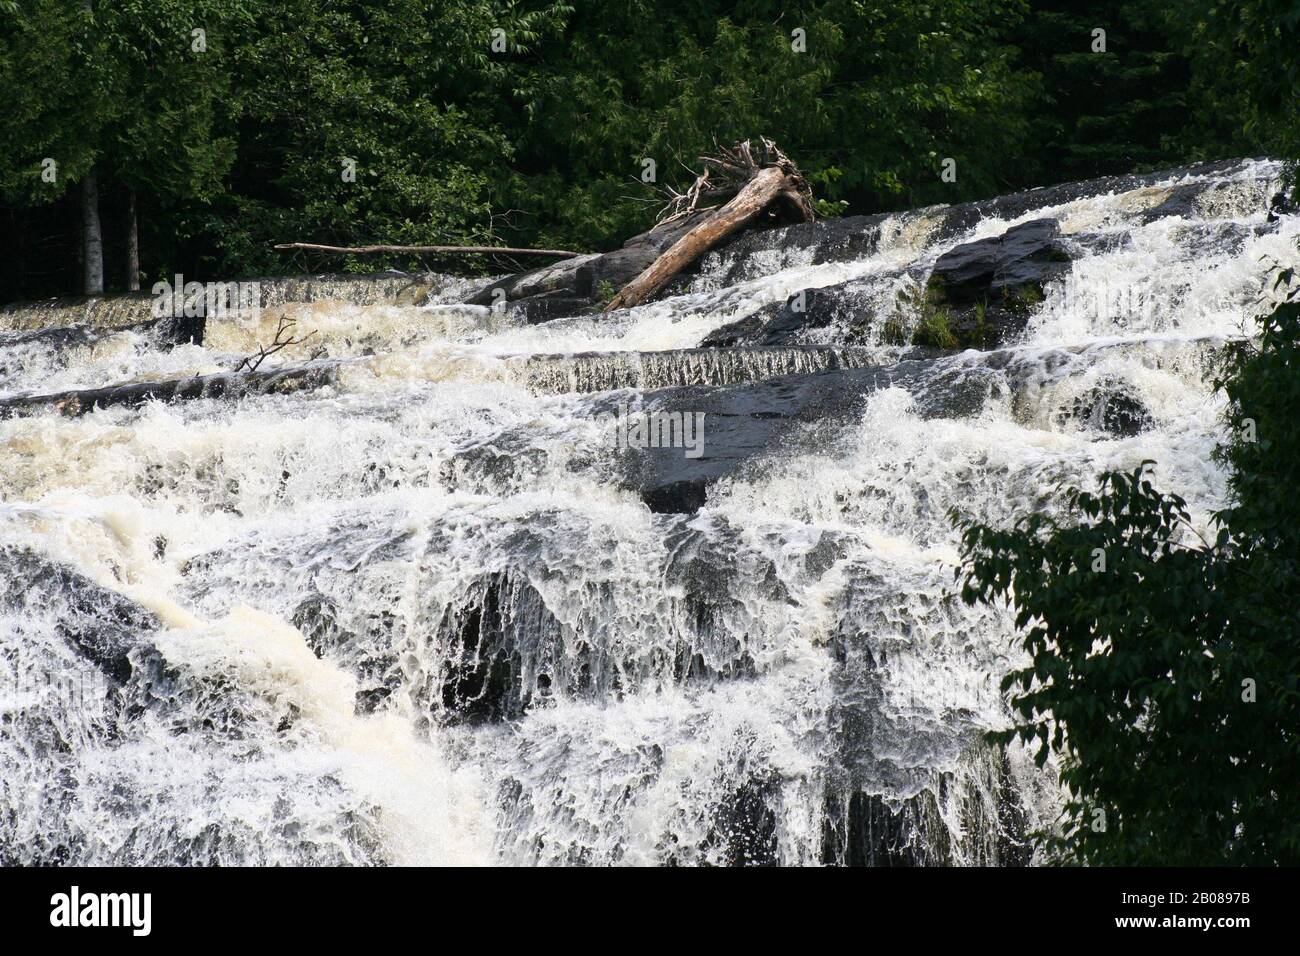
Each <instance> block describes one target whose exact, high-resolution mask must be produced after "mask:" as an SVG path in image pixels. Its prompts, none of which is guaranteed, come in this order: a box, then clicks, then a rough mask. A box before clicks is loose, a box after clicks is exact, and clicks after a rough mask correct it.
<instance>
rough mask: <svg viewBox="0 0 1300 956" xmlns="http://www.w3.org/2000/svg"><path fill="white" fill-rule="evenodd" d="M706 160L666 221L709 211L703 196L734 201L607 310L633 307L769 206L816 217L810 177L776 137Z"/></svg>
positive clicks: (793, 215) (800, 217)
mask: <svg viewBox="0 0 1300 956" xmlns="http://www.w3.org/2000/svg"><path fill="white" fill-rule="evenodd" d="M756 152H757V155H755V153H756ZM700 162H701V163H703V164H704V166H705V167H706V168H705V170H704V172H703V173H701V174H700V175H699V176H698V177H697V178H696V180H695V183H694V185H692V186H691V188H690V189H688V190H687V191H686V192H684V193H676V192H674V193H673V194H672V198H671V201H670V202H669V204H668V207H667V208H666V209H665V210H664V212H665V213H666V214H667V216H666V218H665V219H664V220H663V222H669V221H672V220H674V219H678V218H680V217H682V216H685V215H688V214H690V213H693V212H700V211H703V210H700V209H699V202H700V201H701V199H714V198H722V197H723V196H726V195H731V199H730V201H729V202H727V203H726V204H725V205H723V206H721V207H719V208H718V209H716V210H715V211H714V212H713V213H712V215H710V216H709V217H708V218H707V219H705V220H704V221H703V222H701V223H700V224H699V225H697V226H696V227H695V228H693V229H691V230H690V231H689V232H687V233H686V235H684V236H682V237H681V238H680V239H678V240H677V241H676V242H675V243H673V244H672V246H670V247H669V248H668V250H667V251H665V252H664V253H663V254H662V255H661V256H659V258H658V259H656V260H655V261H654V262H652V263H650V265H649V266H648V267H647V268H646V269H645V270H644V271H643V272H642V273H641V274H640V275H638V276H637V277H636V278H634V279H633V280H632V281H631V282H629V283H628V284H627V285H625V286H623V288H622V289H620V290H619V292H618V294H617V295H616V296H614V298H613V299H611V300H610V302H609V304H608V305H607V306H605V311H606V312H610V311H612V310H614V309H626V308H631V307H632V306H634V305H639V304H640V303H642V302H644V301H646V300H647V299H649V298H651V297H652V296H654V295H655V294H656V293H658V292H659V291H660V290H662V289H663V288H664V286H666V285H667V284H668V283H669V282H670V281H672V279H673V277H674V276H676V275H677V273H679V272H681V270H682V269H684V268H685V267H686V266H688V265H690V264H691V263H692V262H694V261H695V260H696V259H698V258H699V257H700V256H702V255H704V253H706V252H708V251H709V250H710V249H712V248H713V247H714V246H716V245H717V244H718V243H719V242H721V241H722V240H724V239H726V238H727V237H728V236H730V235H732V234H733V233H735V232H737V231H739V230H740V229H743V228H744V227H745V226H746V225H748V224H749V223H750V222H752V221H753V220H754V219H755V218H756V217H758V216H759V215H760V214H762V213H764V212H766V211H770V212H772V213H773V215H774V216H775V217H776V218H778V219H779V220H781V221H786V222H809V221H811V220H812V218H813V206H812V191H811V190H810V189H809V187H808V183H807V182H806V181H805V180H804V178H803V176H802V174H800V172H799V170H798V168H797V167H796V166H795V165H794V163H792V162H790V160H789V159H788V158H786V156H785V154H784V153H782V152H781V151H780V150H779V149H777V148H776V145H775V144H774V143H773V142H772V141H771V140H768V139H764V140H761V141H760V146H759V148H758V150H757V151H755V150H753V149H752V148H751V147H750V144H749V142H748V140H747V141H745V142H743V143H739V144H737V145H736V146H735V147H733V148H732V149H727V150H722V151H721V155H720V156H713V157H710V156H702V157H700ZM714 177H716V178H714Z"/></svg>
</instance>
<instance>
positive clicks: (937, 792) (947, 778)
mask: <svg viewBox="0 0 1300 956" xmlns="http://www.w3.org/2000/svg"><path fill="white" fill-rule="evenodd" d="M993 759H994V761H995V765H994V767H993V768H992V770H991V773H990V776H991V777H992V779H990V780H987V781H985V782H986V783H987V784H988V786H989V793H990V794H991V799H992V802H993V806H992V807H990V806H988V805H987V803H986V801H985V800H982V799H979V798H978V797H977V796H975V795H969V794H968V795H966V796H965V797H964V798H958V799H959V801H960V803H959V807H958V812H959V814H960V817H961V823H962V826H961V828H960V830H959V831H958V833H957V834H956V838H957V841H958V842H957V844H956V845H954V833H953V831H952V830H951V829H949V827H948V825H947V823H946V822H945V821H944V819H943V816H942V814H941V811H940V802H941V801H947V800H948V799H949V791H950V789H951V788H952V787H953V786H954V784H953V777H952V775H951V774H941V775H939V781H938V785H937V787H936V788H935V789H933V790H922V791H921V792H920V793H918V794H916V795H915V796H913V797H909V798H907V799H906V800H903V801H900V802H897V803H892V804H891V802H889V801H886V800H885V799H884V798H883V797H882V796H881V795H879V794H875V793H870V792H868V791H864V790H854V791H851V792H850V793H849V794H848V795H847V799H846V798H845V796H844V795H842V794H837V793H830V794H827V797H826V806H825V810H826V815H825V818H824V823H823V828H822V862H823V863H824V864H827V865H831V866H877V867H911V866H951V865H953V864H955V863H964V864H966V865H973V866H1028V865H1029V863H1030V861H1031V858H1032V855H1033V852H1032V846H1031V844H1030V841H1029V837H1028V832H1027V831H1028V821H1029V813H1028V810H1027V808H1026V807H1025V805H1024V801H1023V798H1022V797H1021V795H1020V793H1019V791H1018V790H1017V789H1016V787H1015V784H1014V782H1013V781H1012V779H1011V774H1010V767H1009V764H1008V762H1007V758H1006V756H1005V754H999V755H997V756H995V757H994V758H993Z"/></svg>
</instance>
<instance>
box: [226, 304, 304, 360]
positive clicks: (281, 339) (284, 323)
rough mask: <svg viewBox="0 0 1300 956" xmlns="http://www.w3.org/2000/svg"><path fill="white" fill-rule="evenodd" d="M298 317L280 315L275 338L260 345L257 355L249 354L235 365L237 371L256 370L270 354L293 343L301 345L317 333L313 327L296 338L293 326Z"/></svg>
mask: <svg viewBox="0 0 1300 956" xmlns="http://www.w3.org/2000/svg"><path fill="white" fill-rule="evenodd" d="M297 324H298V322H297V320H296V319H291V318H289V317H288V316H287V315H282V316H280V322H279V324H278V325H277V326H276V328H275V339H274V340H273V341H272V342H271V344H270V345H259V346H258V347H257V354H256V355H248V356H245V357H244V360H243V361H242V362H240V363H239V364H238V365H236V366H235V371H236V372H242V371H244V370H245V369H247V370H248V371H250V372H256V371H257V368H258V366H259V365H261V364H262V363H263V362H265V361H266V359H267V357H268V356H271V355H274V354H275V353H276V352H278V351H280V350H281V349H287V348H288V347H289V346H291V345H301V344H302V343H303V342H306V341H307V340H308V339H309V338H311V337H312V336H313V335H315V334H316V330H315V329H312V330H311V331H310V332H308V333H307V334H306V335H304V336H303V337H302V338H300V339H299V338H294V336H293V334H292V333H293V327H294V326H295V325H297Z"/></svg>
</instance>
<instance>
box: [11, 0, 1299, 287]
mask: <svg viewBox="0 0 1300 956" xmlns="http://www.w3.org/2000/svg"><path fill="white" fill-rule="evenodd" d="M1076 7H1077V5H1075V4H1072V3H1068V2H1066V0H925V2H898V0H813V2H797V3H793V4H792V3H784V2H781V3H778V2H776V0H746V2H742V3H734V2H728V3H723V2H717V0H689V2H685V3H680V4H673V5H671V7H665V6H664V5H662V4H651V3H648V2H645V0H620V2H618V3H608V2H604V0H382V2H374V0H331V2H330V3H319V2H314V0H274V2H272V0H114V2H112V3H109V2H106V0H103V2H101V0H0V82H2V83H3V85H4V87H5V89H6V90H7V91H8V95H9V102H10V104H11V108H10V109H8V110H6V112H5V113H4V115H3V116H0V221H3V222H4V223H5V228H4V229H3V230H0V233H3V234H4V236H5V238H4V240H3V247H2V248H0V300H4V301H8V300H12V299H16V298H21V297H30V296H37V295H46V294H56V293H59V292H71V291H76V287H77V284H76V281H75V276H76V274H77V257H78V255H79V242H80V239H79V232H78V229H79V226H78V223H79V218H80V210H79V208H78V205H77V200H76V198H75V196H72V195H70V190H71V188H72V187H74V186H76V184H77V183H78V182H80V181H81V179H82V178H83V177H85V176H87V175H88V174H89V173H90V172H91V170H95V171H96V174H97V176H98V178H99V180H100V188H99V195H100V197H101V204H102V205H103V206H104V210H105V212H104V215H105V222H106V229H107V232H106V238H105V247H106V250H107V254H108V256H109V257H110V259H113V258H114V257H119V256H120V255H121V253H120V242H118V241H117V233H116V232H115V231H114V230H115V229H117V228H118V227H119V226H118V224H119V223H120V222H121V221H122V218H123V209H124V202H125V200H124V198H123V197H124V196H125V194H126V192H127V191H134V192H135V193H137V194H138V195H139V201H140V208H141V230H142V234H141V243H140V244H141V250H142V255H141V259H142V263H143V267H144V270H145V272H146V275H148V276H159V275H167V274H170V273H172V272H175V271H181V272H185V273H187V274H192V275H195V276H197V277H222V278H234V277H239V276H246V275H251V274H267V273H275V272H287V271H301V270H303V269H304V268H312V269H317V268H321V267H324V266H329V267H340V266H344V267H347V268H350V269H354V270H372V269H377V268H383V267H385V266H398V267H413V266H418V265H420V264H421V262H420V261H419V260H415V259H412V258H410V257H409V256H408V257H402V256H393V257H390V258H388V259H384V260H377V259H373V258H371V259H353V260H337V259H321V258H314V259H313V258H306V257H302V256H303V254H301V253H300V254H297V255H298V256H300V258H296V259H295V258H291V257H290V256H287V255H285V254H283V253H277V252H274V251H273V250H272V249H271V245H272V243H274V242H283V241H290V240H298V241H308V242H320V243H326V244H332V245H354V244H369V243H389V244H397V243H409V244H435V245H436V244H452V243H457V242H472V243H487V242H493V241H499V242H503V243H506V244H510V245H530V244H542V245H547V246H559V247H563V248H589V249H604V248H610V247H612V246H614V245H617V244H618V243H620V242H621V241H622V240H623V239H624V238H626V237H627V235H629V234H630V233H632V232H635V231H639V230H640V229H644V228H646V227H647V226H648V225H649V224H650V223H651V221H652V219H653V215H654V212H655V211H656V210H657V208H658V207H659V205H660V204H661V200H662V196H661V187H662V186H663V185H665V184H671V185H676V186H679V185H681V184H682V183H684V182H687V181H689V179H690V176H691V173H690V172H689V171H688V169H687V167H688V166H692V165H694V163H695V159H696V157H697V156H698V155H699V154H700V153H701V152H704V151H706V150H708V149H710V148H711V147H712V146H713V144H714V143H715V141H716V142H731V141H736V140H739V139H744V138H748V137H752V136H756V135H766V136H769V137H772V138H773V139H775V140H776V141H777V142H778V143H779V144H780V145H781V146H782V148H783V149H784V150H785V151H786V152H787V153H788V154H789V155H790V156H791V157H792V158H794V159H795V160H796V161H797V162H798V163H799V164H800V167H801V168H802V169H803V170H805V172H806V173H807V174H808V176H809V177H810V179H811V181H812V182H813V184H814V187H815V189H816V192H817V196H818V198H819V200H820V206H819V211H820V213H821V214H823V215H827V214H835V213H838V212H858V213H862V212H875V211H882V210H892V209H900V208H907V207H912V206H917V205H922V204H926V203H932V202H954V201H961V200H965V199H971V198H978V197H983V196H989V195H993V194H996V193H1000V192H1006V191H1008V190H1011V189H1016V188H1023V187H1028V186H1032V185H1042V184H1045V183H1049V182H1061V181H1066V180H1070V179H1077V178H1084V177H1088V176H1095V175H1101V174H1106V173H1119V172H1129V171H1133V170H1137V169H1150V168H1154V167H1159V166H1172V165H1177V164H1179V163H1183V162H1186V161H1190V160H1199V159H1206V158H1221V157H1226V156H1230V155H1241V154H1243V153H1261V152H1265V151H1274V152H1277V153H1279V154H1280V155H1284V156H1287V157H1291V156H1294V155H1296V154H1297V153H1300V134H1298V133H1297V131H1296V130H1297V125H1298V121H1297V118H1296V117H1295V115H1294V114H1295V109H1294V104H1295V102H1296V95H1295V94H1296V89H1297V76H1296V58H1295V57H1294V56H1293V55H1292V51H1293V50H1294V49H1295V44H1296V40H1297V36H1298V33H1297V31H1298V30H1300V25H1298V24H1297V22H1296V17H1297V13H1296V10H1295V9H1293V4H1292V3H1290V0H1193V2H1192V3H1189V4H1181V5H1177V6H1174V5H1169V4H1160V3H1157V2H1155V0H1124V2H1121V0H1101V2H1099V3H1096V4H1091V5H1089V7H1088V10H1087V12H1086V13H1081V12H1079V11H1078V10H1077V9H1076ZM1099 31H1101V33H1102V34H1104V36H1101V37H1100V42H1099ZM949 159H950V160H954V161H955V163H956V167H955V168H956V173H957V175H956V179H955V181H945V180H944V179H942V178H941V176H940V173H941V171H942V168H943V162H944V160H949ZM50 163H53V164H55V166H56V168H57V177H56V178H55V179H54V180H52V181H51V180H50V179H49V177H48V175H44V176H43V173H45V171H46V170H47V169H48V167H49V164H50ZM649 163H652V164H653V165H652V166H651V165H649ZM121 274H122V271H121V269H119V268H117V267H116V266H115V265H114V264H113V263H111V262H110V267H109V269H108V275H109V281H110V286H111V285H112V284H113V283H114V282H120V278H121Z"/></svg>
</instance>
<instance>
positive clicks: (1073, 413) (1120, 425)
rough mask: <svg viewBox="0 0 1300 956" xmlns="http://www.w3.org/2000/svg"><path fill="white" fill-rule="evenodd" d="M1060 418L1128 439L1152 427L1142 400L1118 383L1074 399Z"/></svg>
mask: <svg viewBox="0 0 1300 956" xmlns="http://www.w3.org/2000/svg"><path fill="white" fill-rule="evenodd" d="M1061 417H1062V418H1063V419H1068V420H1071V421H1075V422H1078V423H1079V424H1081V425H1082V426H1083V427H1085V428H1088V429H1090V430H1092V431H1096V432H1101V433H1103V434H1106V435H1113V436H1115V437H1119V438H1131V437H1132V436H1134V435H1138V434H1141V433H1142V432H1144V431H1147V430H1149V429H1150V428H1152V427H1153V425H1154V424H1155V422H1154V420H1153V419H1152V417H1151V412H1150V411H1149V410H1148V409H1147V407H1146V405H1145V404H1144V403H1143V402H1142V400H1141V399H1140V398H1138V397H1137V396H1136V395H1134V394H1133V392H1132V391H1131V390H1130V389H1128V388H1125V387H1124V386H1123V385H1121V384H1118V383H1111V384H1108V385H1100V386H1098V387H1096V388H1091V389H1089V390H1088V391H1086V392H1084V393H1083V394H1082V395H1079V396H1077V397H1076V398H1075V399H1074V401H1073V402H1071V403H1070V407H1069V408H1068V409H1066V410H1065V412H1064V413H1063V415H1062V416H1061Z"/></svg>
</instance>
